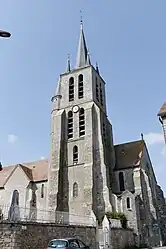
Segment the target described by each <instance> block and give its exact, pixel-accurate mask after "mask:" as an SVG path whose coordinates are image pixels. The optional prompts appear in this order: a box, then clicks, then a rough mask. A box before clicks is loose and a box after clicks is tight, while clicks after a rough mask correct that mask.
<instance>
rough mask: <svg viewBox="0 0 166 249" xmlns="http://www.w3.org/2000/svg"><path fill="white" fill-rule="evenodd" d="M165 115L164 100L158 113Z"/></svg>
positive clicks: (165, 106) (165, 105) (165, 103)
mask: <svg viewBox="0 0 166 249" xmlns="http://www.w3.org/2000/svg"><path fill="white" fill-rule="evenodd" d="M163 115H166V102H164V104H163V105H162V107H161V108H160V111H159V113H158V116H163Z"/></svg>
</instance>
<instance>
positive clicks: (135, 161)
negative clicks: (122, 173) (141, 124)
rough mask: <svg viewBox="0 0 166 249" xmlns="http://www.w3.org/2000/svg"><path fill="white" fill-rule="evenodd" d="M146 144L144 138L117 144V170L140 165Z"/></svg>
mask: <svg viewBox="0 0 166 249" xmlns="http://www.w3.org/2000/svg"><path fill="white" fill-rule="evenodd" d="M144 146H145V142H144V140H139V141H134V142H129V143H124V144H118V145H115V146H114V148H115V158H116V163H115V170H121V169H127V168H131V167H138V166H139V165H140V161H141V158H142V153H143V148H144Z"/></svg>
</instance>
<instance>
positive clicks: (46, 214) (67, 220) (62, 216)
mask: <svg viewBox="0 0 166 249" xmlns="http://www.w3.org/2000/svg"><path fill="white" fill-rule="evenodd" d="M2 221H11V222H19V221H25V222H40V223H56V224H64V225H70V224H71V225H82V226H83V225H84V226H96V221H95V220H94V218H93V217H91V216H81V215H76V214H70V213H68V212H61V211H53V210H41V209H37V208H34V207H32V208H24V207H18V206H15V207H12V208H11V206H8V205H0V222H2Z"/></svg>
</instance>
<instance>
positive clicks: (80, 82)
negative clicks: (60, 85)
mask: <svg viewBox="0 0 166 249" xmlns="http://www.w3.org/2000/svg"><path fill="white" fill-rule="evenodd" d="M83 97H84V84H83V75H82V74H80V75H79V76H78V98H79V99H82V98H83Z"/></svg>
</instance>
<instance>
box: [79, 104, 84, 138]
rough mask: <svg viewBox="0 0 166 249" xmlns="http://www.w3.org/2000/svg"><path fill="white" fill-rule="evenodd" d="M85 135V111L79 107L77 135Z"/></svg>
mask: <svg viewBox="0 0 166 249" xmlns="http://www.w3.org/2000/svg"><path fill="white" fill-rule="evenodd" d="M84 135H85V112H84V108H81V109H80V111H79V136H80V137H82V136H84Z"/></svg>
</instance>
